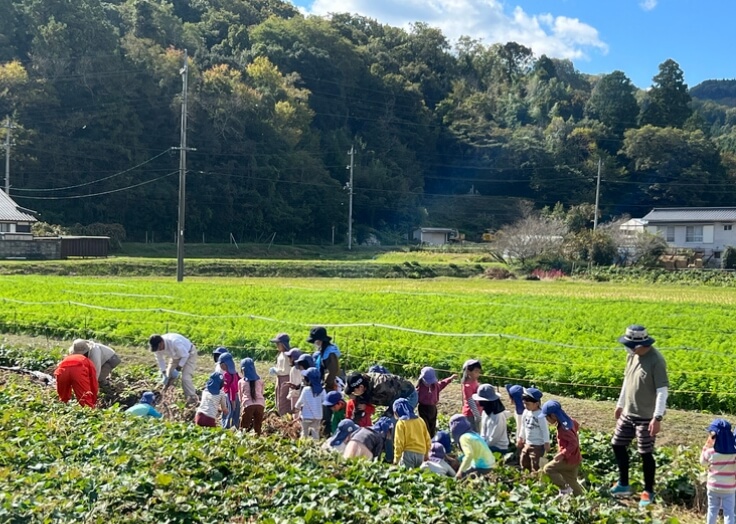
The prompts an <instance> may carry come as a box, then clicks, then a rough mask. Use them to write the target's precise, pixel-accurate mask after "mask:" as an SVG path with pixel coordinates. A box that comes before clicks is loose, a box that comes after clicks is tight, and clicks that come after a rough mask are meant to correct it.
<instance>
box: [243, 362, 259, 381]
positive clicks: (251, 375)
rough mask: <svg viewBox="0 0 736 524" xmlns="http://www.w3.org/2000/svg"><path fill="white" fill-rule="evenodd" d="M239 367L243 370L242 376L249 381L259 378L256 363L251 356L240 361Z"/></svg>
mask: <svg viewBox="0 0 736 524" xmlns="http://www.w3.org/2000/svg"><path fill="white" fill-rule="evenodd" d="M240 369H241V370H243V377H244V378H245V380H247V381H249V382H255V381H256V380H261V377H259V376H258V373H256V364H255V362H253V359H252V358H244V359H243V360H241V361H240Z"/></svg>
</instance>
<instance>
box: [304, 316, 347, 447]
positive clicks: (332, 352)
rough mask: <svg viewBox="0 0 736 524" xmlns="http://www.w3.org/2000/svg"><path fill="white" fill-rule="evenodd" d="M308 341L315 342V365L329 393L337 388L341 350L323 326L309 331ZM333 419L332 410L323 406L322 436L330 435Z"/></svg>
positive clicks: (313, 356)
mask: <svg viewBox="0 0 736 524" xmlns="http://www.w3.org/2000/svg"><path fill="white" fill-rule="evenodd" d="M307 342H308V343H310V344H314V350H315V351H314V354H313V355H312V358H314V366H315V367H316V368H317V370H318V371H319V374H320V376H321V377H322V382H323V384H324V388H325V390H326V391H327V392H328V393H329V392H330V391H335V390H336V389H337V384H336V380H337V376H338V375H339V374H340V350H339V349H338V347H337V346H336V345H335V344H333V343H332V337H330V336H328V335H327V330H326V329H325V328H324V327H322V326H316V327H314V328H312V330H311V331H310V332H309V337H308V338H307ZM331 421H332V410H331V409H330V408H328V407H327V406H322V436H324V437H329V436H330V427H331Z"/></svg>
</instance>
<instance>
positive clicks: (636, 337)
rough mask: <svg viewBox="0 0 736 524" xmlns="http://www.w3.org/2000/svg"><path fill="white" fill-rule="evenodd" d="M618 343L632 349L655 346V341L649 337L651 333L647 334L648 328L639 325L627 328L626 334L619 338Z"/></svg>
mask: <svg viewBox="0 0 736 524" xmlns="http://www.w3.org/2000/svg"><path fill="white" fill-rule="evenodd" d="M618 341H619V343H621V344H623V345H624V346H626V347H628V348H631V349H636V348H638V347H649V346H651V345H653V344H654V339H653V338H652V337H650V336H649V333H647V328H645V327H644V326H640V325H638V324H632V325H631V326H629V327H627V328H626V333H624V335H623V336H621V337H619V339H618Z"/></svg>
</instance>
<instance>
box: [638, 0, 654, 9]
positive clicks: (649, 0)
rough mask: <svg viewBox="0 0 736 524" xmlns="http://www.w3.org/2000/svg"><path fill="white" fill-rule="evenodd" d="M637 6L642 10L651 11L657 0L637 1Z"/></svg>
mask: <svg viewBox="0 0 736 524" xmlns="http://www.w3.org/2000/svg"><path fill="white" fill-rule="evenodd" d="M639 7H641V8H642V9H644V11H651V10H652V9H654V8H655V7H657V0H642V1H641V2H640V3H639Z"/></svg>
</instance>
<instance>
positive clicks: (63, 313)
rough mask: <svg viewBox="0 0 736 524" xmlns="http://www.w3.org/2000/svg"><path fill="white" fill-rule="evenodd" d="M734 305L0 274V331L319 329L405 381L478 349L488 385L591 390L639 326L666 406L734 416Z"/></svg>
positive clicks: (642, 290) (546, 287)
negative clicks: (655, 352) (645, 331)
mask: <svg viewBox="0 0 736 524" xmlns="http://www.w3.org/2000/svg"><path fill="white" fill-rule="evenodd" d="M734 301H736V294H734V293H733V292H728V290H720V289H712V290H708V293H707V294H704V293H702V291H700V290H688V289H684V290H683V289H682V288H669V289H667V288H664V289H661V288H655V287H646V286H641V285H637V286H633V287H615V286H612V285H606V284H583V283H578V282H576V283H558V282H511V283H506V282H493V281H432V282H425V281H422V282H416V281H386V280H357V281H356V280H307V279H259V280H224V279H210V280H207V279H201V280H191V281H187V282H186V283H185V284H183V285H182V284H176V283H175V282H171V281H168V280H161V279H131V278H128V279H104V280H102V279H89V278H88V279H85V278H69V277H66V278H57V277H6V278H3V279H0V304H2V307H0V330H3V331H6V332H25V333H34V334H40V335H48V336H59V337H63V338H73V337H75V336H85V337H95V338H98V339H100V340H103V341H107V342H109V343H126V344H132V345H139V346H141V347H142V346H144V345H145V341H146V339H147V337H148V335H150V334H151V333H154V332H162V331H178V332H181V333H183V334H185V335H187V336H189V337H190V338H191V339H192V340H193V341H195V343H196V344H197V345H198V346H199V347H200V348H202V349H207V348H211V347H214V346H216V345H220V344H222V345H227V346H229V347H231V348H232V349H233V351H234V352H235V353H237V354H246V353H247V354H252V355H255V356H256V357H261V356H265V353H264V352H263V349H264V348H268V347H269V343H268V340H269V339H270V338H271V337H272V336H273V334H274V333H275V332H279V331H287V332H289V333H291V335H292V340H293V344H294V345H302V346H303V345H305V344H306V342H305V339H306V335H307V333H308V330H309V327H310V326H312V325H316V324H326V325H328V326H333V327H330V328H329V331H330V332H331V333H332V334H333V336H334V337H335V341H336V342H337V344H338V345H339V346H340V348H341V350H342V352H343V356H344V361H345V362H346V363H347V367H352V368H364V367H367V366H368V365H370V364H371V363H375V362H380V363H383V364H385V365H388V366H389V367H390V368H391V369H394V370H395V371H397V372H401V373H402V374H405V375H409V376H411V375H415V374H417V373H418V371H419V369H420V368H421V367H422V366H425V365H432V366H434V367H436V368H437V369H439V370H445V371H446V372H447V373H449V372H456V371H457V370H458V369H459V367H460V366H461V365H462V362H463V361H464V360H466V359H467V358H471V357H476V358H480V359H481V360H482V362H483V364H484V371H485V372H486V373H487V375H488V376H489V377H488V378H489V380H491V381H493V382H496V383H503V382H509V381H518V382H520V383H524V384H529V383H535V384H536V385H538V386H539V387H541V388H543V389H546V390H547V391H549V392H553V393H560V394H569V395H577V396H584V397H597V398H601V397H614V396H616V395H617V389H618V388H619V387H620V384H621V377H622V372H623V365H624V353H623V351H621V347H620V346H619V345H618V344H617V343H616V338H617V337H618V336H619V335H620V334H621V333H622V332H623V330H624V329H625V327H626V326H627V325H628V324H631V323H641V324H644V325H646V326H647V327H648V328H649V330H650V332H651V333H652V334H653V335H654V336H655V338H657V346H658V347H660V349H661V350H662V352H663V354H664V355H665V357H666V358H667V361H668V367H669V371H670V380H671V389H672V394H671V396H670V399H671V405H673V406H678V407H683V408H697V409H710V410H714V411H724V410H725V411H732V412H733V411H736V376H734V375H733V374H732V373H730V372H729V370H730V368H731V366H732V365H733V363H734V357H735V356H736V353H734V351H733V350H732V338H733V332H731V331H730V326H731V325H732V324H733V321H732V313H731V310H732V308H733V302H734ZM391 326H394V327H399V328H402V329H401V330H399V329H392V328H391ZM268 354H269V356H270V355H272V353H271V352H270V351H269V352H268Z"/></svg>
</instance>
